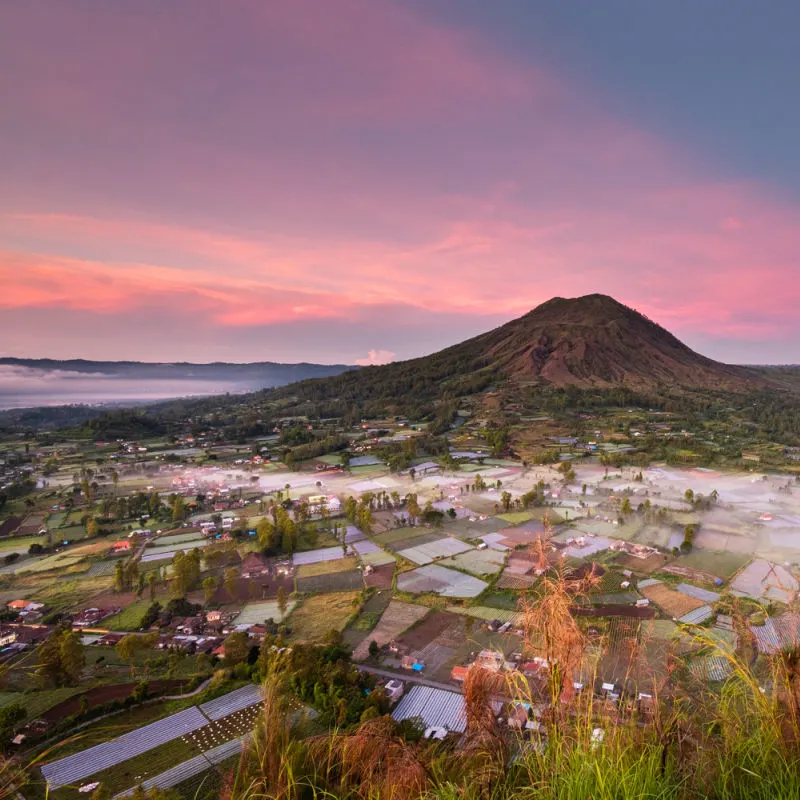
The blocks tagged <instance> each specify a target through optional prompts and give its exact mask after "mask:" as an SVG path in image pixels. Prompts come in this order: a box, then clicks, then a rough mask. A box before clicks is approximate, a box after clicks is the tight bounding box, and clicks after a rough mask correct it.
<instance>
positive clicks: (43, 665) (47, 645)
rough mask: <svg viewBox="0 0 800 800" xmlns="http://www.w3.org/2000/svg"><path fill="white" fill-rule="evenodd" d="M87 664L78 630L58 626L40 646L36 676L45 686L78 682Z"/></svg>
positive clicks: (40, 683) (41, 684)
mask: <svg viewBox="0 0 800 800" xmlns="http://www.w3.org/2000/svg"><path fill="white" fill-rule="evenodd" d="M85 664H86V656H85V654H84V649H83V645H82V644H81V635H80V633H79V632H78V631H72V630H69V629H63V628H56V630H55V631H53V633H52V634H50V636H49V637H48V638H47V640H46V641H45V642H44V644H42V645H41V647H40V648H39V667H38V669H37V670H36V677H37V680H38V682H39V685H40V686H42V687H43V688H47V687H57V686H68V685H70V684H74V683H77V681H78V679H79V678H80V676H81V671H82V670H83V668H84V666H85Z"/></svg>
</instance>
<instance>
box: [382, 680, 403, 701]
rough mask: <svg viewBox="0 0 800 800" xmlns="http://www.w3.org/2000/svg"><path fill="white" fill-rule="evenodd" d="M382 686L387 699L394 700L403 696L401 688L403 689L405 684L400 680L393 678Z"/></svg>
mask: <svg viewBox="0 0 800 800" xmlns="http://www.w3.org/2000/svg"><path fill="white" fill-rule="evenodd" d="M383 688H384V691H385V692H386V696H387V697H388V698H389V700H391V701H392V702H394V701H395V700H399V699H400V698H401V697H402V696H403V690H404V689H405V686H404V684H403V682H402V681H398V680H395V679H394V678H393V679H392V680H390V681H389V682H388V683H387V684H386V686H384V687H383Z"/></svg>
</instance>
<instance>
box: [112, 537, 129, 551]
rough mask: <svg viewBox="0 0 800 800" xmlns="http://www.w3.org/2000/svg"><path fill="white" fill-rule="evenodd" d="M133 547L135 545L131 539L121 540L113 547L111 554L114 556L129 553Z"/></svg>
mask: <svg viewBox="0 0 800 800" xmlns="http://www.w3.org/2000/svg"><path fill="white" fill-rule="evenodd" d="M131 547H133V543H132V542H131V540H130V539H120V540H119V541H118V542H114V544H113V545H112V546H111V552H112V554H117V553H129V552H130V550H131Z"/></svg>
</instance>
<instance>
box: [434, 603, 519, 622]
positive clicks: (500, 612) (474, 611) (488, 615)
mask: <svg viewBox="0 0 800 800" xmlns="http://www.w3.org/2000/svg"><path fill="white" fill-rule="evenodd" d="M447 611H449V612H450V613H451V614H462V615H463V616H465V617H474V618H475V619H480V620H483V621H485V622H492V621H494V620H496V619H498V620H500V622H511V623H512V624H514V625H518V624H521V621H522V616H523V615H522V614H521V613H520V612H519V611H512V610H511V609H509V608H491V607H490V606H469V607H462V606H448V607H447Z"/></svg>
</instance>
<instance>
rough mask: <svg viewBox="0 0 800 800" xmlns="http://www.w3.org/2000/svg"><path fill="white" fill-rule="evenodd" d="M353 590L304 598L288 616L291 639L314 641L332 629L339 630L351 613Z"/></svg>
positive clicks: (354, 595)
mask: <svg viewBox="0 0 800 800" xmlns="http://www.w3.org/2000/svg"><path fill="white" fill-rule="evenodd" d="M355 597H356V594H355V592H335V593H333V594H327V595H315V596H313V597H308V598H306V599H305V600H304V601H303V602H302V603H301V604H300V605H299V606H298V607H297V608H295V610H294V611H293V612H292V614H291V616H289V618H288V625H289V627H290V628H291V630H292V636H291V638H292V641H303V642H314V641H319V640H321V639H322V638H323V637H324V636H325V635H326V634H327V633H329V632H330V631H332V630H336V631H341V630H342V629H343V628H344V626H345V624H346V622H347V620H348V619H349V618H350V616H351V615H352V614H353V599H354V598H355Z"/></svg>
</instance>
